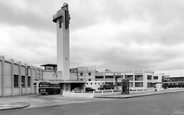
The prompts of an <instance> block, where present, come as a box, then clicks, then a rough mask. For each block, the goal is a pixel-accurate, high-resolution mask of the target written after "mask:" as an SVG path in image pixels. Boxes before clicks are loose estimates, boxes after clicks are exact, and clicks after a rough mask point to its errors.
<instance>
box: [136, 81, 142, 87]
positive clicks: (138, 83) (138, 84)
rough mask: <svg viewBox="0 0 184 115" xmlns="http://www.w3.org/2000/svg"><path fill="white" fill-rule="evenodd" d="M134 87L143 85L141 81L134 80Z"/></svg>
mask: <svg viewBox="0 0 184 115" xmlns="http://www.w3.org/2000/svg"><path fill="white" fill-rule="evenodd" d="M135 87H143V82H135Z"/></svg>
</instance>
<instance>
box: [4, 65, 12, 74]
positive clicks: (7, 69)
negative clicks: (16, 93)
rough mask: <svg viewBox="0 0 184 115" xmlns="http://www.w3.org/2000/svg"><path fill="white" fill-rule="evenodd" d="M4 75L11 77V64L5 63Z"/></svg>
mask: <svg viewBox="0 0 184 115" xmlns="http://www.w3.org/2000/svg"><path fill="white" fill-rule="evenodd" d="M4 68H5V69H4V71H5V72H4V75H8V76H9V75H10V76H11V64H10V63H8V62H5V63H4Z"/></svg>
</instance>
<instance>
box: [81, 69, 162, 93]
mask: <svg viewBox="0 0 184 115" xmlns="http://www.w3.org/2000/svg"><path fill="white" fill-rule="evenodd" d="M83 68H84V67H83ZM86 68H87V67H86ZM86 68H85V71H79V73H78V75H79V79H81V80H83V79H84V80H86V87H92V88H94V89H96V90H98V87H99V86H100V85H103V84H113V85H115V77H118V79H117V85H118V87H119V89H120V90H121V80H122V79H129V86H130V89H131V90H140V89H141V90H142V89H148V88H154V86H155V85H156V86H157V88H161V86H162V79H163V78H164V76H165V74H164V73H154V71H146V70H142V71H137V70H132V71H123V72H112V71H103V72H97V71H96V70H95V69H94V70H93V71H92V70H90V71H88V69H86Z"/></svg>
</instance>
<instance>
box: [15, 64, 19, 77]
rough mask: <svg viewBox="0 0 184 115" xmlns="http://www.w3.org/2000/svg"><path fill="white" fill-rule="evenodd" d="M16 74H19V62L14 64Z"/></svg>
mask: <svg viewBox="0 0 184 115" xmlns="http://www.w3.org/2000/svg"><path fill="white" fill-rule="evenodd" d="M14 74H16V75H19V66H18V65H17V64H15V65H14Z"/></svg>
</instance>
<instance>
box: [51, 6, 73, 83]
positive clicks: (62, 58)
mask: <svg viewBox="0 0 184 115" xmlns="http://www.w3.org/2000/svg"><path fill="white" fill-rule="evenodd" d="M69 21H70V14H69V10H68V4H66V3H64V4H63V6H62V7H61V10H59V11H58V12H57V13H56V14H55V15H54V16H53V22H55V23H56V28H57V71H58V79H60V80H70V73H69V70H70V44H69Z"/></svg>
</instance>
